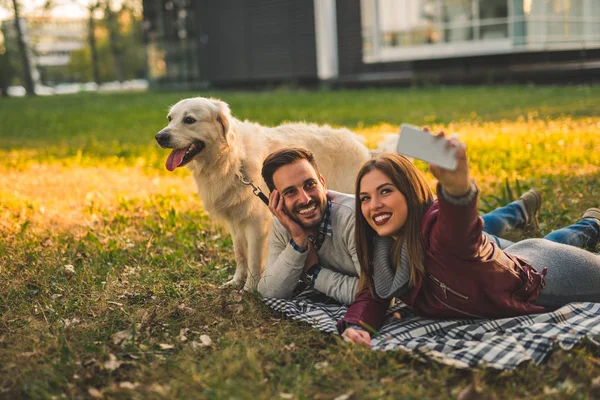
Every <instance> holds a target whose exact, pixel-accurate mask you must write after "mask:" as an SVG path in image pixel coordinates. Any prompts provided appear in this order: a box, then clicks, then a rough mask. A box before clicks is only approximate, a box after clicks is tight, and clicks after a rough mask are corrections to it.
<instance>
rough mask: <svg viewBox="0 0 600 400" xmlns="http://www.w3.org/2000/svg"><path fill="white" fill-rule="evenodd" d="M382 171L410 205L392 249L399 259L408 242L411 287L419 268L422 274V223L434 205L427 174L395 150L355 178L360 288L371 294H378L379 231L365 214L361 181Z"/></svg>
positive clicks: (379, 158)
mask: <svg viewBox="0 0 600 400" xmlns="http://www.w3.org/2000/svg"><path fill="white" fill-rule="evenodd" d="M375 169H377V170H379V171H381V172H383V173H384V174H385V175H386V176H387V177H388V178H390V180H391V181H392V184H393V185H394V186H395V187H396V188H397V189H398V190H399V191H400V192H401V193H402V194H403V195H404V197H405V198H406V204H407V208H408V215H407V218H406V222H405V223H404V226H403V227H402V228H401V229H400V232H399V238H398V240H396V243H395V244H394V249H393V253H392V256H393V259H394V260H398V259H399V258H400V250H401V249H402V243H404V242H406V246H407V253H408V254H407V255H408V262H409V264H410V280H409V286H411V287H412V286H414V284H415V282H416V273H417V271H418V272H420V273H423V272H424V270H425V268H424V265H423V263H424V259H425V250H424V248H423V242H422V240H421V222H422V220H423V217H424V215H425V213H426V212H427V210H428V209H429V207H430V206H431V204H432V203H433V200H434V196H433V192H432V191H431V188H430V187H429V185H428V184H427V181H426V180H425V177H424V176H423V174H422V173H421V171H419V170H418V169H417V168H416V167H415V166H414V165H413V163H412V162H411V161H410V160H409V159H408V158H406V157H404V156H401V155H399V154H395V153H384V154H381V155H379V156H377V157H376V158H373V159H371V160H369V161H367V162H366V163H365V164H364V165H363V166H362V168H361V169H360V171H359V172H358V176H357V178H356V191H355V195H356V229H355V233H354V235H355V242H356V255H357V257H358V261H359V262H360V270H361V274H360V282H359V285H358V288H359V289H358V290H361V289H363V288H364V287H365V286H367V287H368V288H369V289H370V290H371V293H373V294H374V293H375V286H374V282H373V263H372V261H373V238H374V237H375V235H376V233H375V231H374V230H373V228H371V226H370V225H369V223H368V222H367V220H366V219H365V217H364V216H363V215H362V210H361V201H360V196H359V193H360V184H361V181H362V179H363V177H364V176H365V175H366V174H368V173H369V172H371V171H373V170H375Z"/></svg>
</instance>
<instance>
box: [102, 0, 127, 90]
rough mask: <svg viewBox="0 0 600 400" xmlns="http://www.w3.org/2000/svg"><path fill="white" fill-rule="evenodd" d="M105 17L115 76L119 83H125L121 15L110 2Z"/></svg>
mask: <svg viewBox="0 0 600 400" xmlns="http://www.w3.org/2000/svg"><path fill="white" fill-rule="evenodd" d="M105 15H106V26H107V28H108V39H109V47H110V52H111V54H112V57H113V61H114V66H115V76H116V78H117V81H119V82H123V81H124V77H123V49H122V47H123V46H122V43H121V31H120V29H119V28H120V27H119V15H118V14H117V13H115V12H113V10H112V9H111V8H110V2H107V4H106V11H105Z"/></svg>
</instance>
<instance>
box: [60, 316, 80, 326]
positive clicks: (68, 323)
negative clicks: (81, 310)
mask: <svg viewBox="0 0 600 400" xmlns="http://www.w3.org/2000/svg"><path fill="white" fill-rule="evenodd" d="M79 322H80V321H79V318H73V319H63V323H64V324H65V328H68V327H69V326H71V325H75V324H78V323H79Z"/></svg>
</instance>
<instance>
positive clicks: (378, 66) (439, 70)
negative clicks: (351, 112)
mask: <svg viewBox="0 0 600 400" xmlns="http://www.w3.org/2000/svg"><path fill="white" fill-rule="evenodd" d="M144 18H145V23H146V28H147V30H146V32H147V44H148V60H149V64H148V66H149V73H150V76H149V78H150V80H151V82H153V83H154V84H157V85H160V84H170V85H180V86H190V85H214V86H229V85H235V86H239V85H263V84H268V83H285V82H298V83H301V84H302V83H307V84H316V83H319V82H328V83H332V84H344V85H356V84H390V83H399V84H411V83H482V82H483V83H491V82H522V81H533V82H568V81H592V80H595V79H597V77H598V76H600V75H599V74H598V73H599V72H600V1H599V0H294V1H286V0H221V1H219V2H214V1H208V0H198V1H191V0H144Z"/></svg>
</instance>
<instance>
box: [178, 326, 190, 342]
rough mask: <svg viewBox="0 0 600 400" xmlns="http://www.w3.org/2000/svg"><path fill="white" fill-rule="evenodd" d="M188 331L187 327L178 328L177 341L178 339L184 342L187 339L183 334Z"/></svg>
mask: <svg viewBox="0 0 600 400" xmlns="http://www.w3.org/2000/svg"><path fill="white" fill-rule="evenodd" d="M188 331H189V329H188V328H181V329H180V330H179V337H178V339H179V341H180V342H185V341H186V340H187V336H185V334H186V333H187V332H188Z"/></svg>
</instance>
